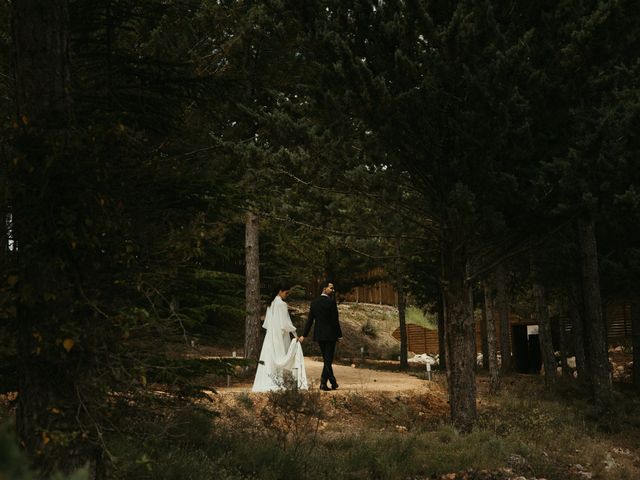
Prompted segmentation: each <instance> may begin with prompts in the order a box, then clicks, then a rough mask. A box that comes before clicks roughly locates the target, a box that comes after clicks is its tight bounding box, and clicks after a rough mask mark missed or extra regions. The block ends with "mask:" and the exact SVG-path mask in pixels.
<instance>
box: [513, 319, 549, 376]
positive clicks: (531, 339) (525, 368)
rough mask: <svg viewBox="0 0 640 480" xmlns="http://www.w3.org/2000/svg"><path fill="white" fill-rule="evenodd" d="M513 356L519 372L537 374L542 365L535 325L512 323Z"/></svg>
mask: <svg viewBox="0 0 640 480" xmlns="http://www.w3.org/2000/svg"><path fill="white" fill-rule="evenodd" d="M511 335H512V336H511V338H512V340H513V356H514V358H515V364H516V370H517V371H518V372H520V373H532V374H539V373H540V368H541V367H542V356H541V355H540V337H539V336H538V326H537V325H512V327H511Z"/></svg>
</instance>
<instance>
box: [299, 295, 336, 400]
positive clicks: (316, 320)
mask: <svg viewBox="0 0 640 480" xmlns="http://www.w3.org/2000/svg"><path fill="white" fill-rule="evenodd" d="M312 326H313V339H314V340H315V341H316V342H318V345H319V346H320V351H321V352H322V360H323V363H324V367H323V368H322V375H321V376H320V387H326V386H327V381H329V382H331V386H333V387H334V388H335V387H337V386H338V383H337V382H336V377H335V376H334V375H333V367H332V363H333V356H334V355H335V353H336V342H337V341H338V338H341V337H342V330H341V329H340V321H339V320H338V306H337V305H336V302H335V301H334V300H333V298H331V297H329V296H327V295H321V296H320V298H317V299H315V300H314V301H313V302H311V307H310V308H309V318H307V322H306V323H305V324H304V329H303V332H302V336H304V337H306V336H307V335H309V332H310V331H311V327H312Z"/></svg>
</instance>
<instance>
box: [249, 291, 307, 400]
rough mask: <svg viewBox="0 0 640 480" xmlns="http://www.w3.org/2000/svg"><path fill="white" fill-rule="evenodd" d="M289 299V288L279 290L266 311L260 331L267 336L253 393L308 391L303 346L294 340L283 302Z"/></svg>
mask: <svg viewBox="0 0 640 480" xmlns="http://www.w3.org/2000/svg"><path fill="white" fill-rule="evenodd" d="M288 295H289V287H288V286H285V285H282V286H280V287H279V288H278V293H277V295H275V297H274V299H273V301H272V302H271V305H270V306H269V307H268V308H267V314H266V315H265V318H264V323H263V324H262V328H264V329H265V330H266V331H267V332H266V335H265V337H264V342H263V343H262V350H261V351H260V361H259V362H258V370H257V371H256V378H255V380H254V381H253V388H252V389H251V390H252V391H254V392H267V391H271V390H281V389H284V388H287V387H290V386H293V387H294V388H296V387H297V388H300V389H307V388H308V384H307V373H306V371H305V368H304V356H303V353H302V346H301V344H300V342H299V341H298V337H297V336H296V327H294V326H293V323H291V317H289V309H288V308H287V304H286V302H285V299H286V298H287V296H288ZM292 333H293V335H294V337H295V340H293V341H291V336H290V334H292Z"/></svg>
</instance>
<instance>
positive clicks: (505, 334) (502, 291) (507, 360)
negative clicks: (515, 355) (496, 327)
mask: <svg viewBox="0 0 640 480" xmlns="http://www.w3.org/2000/svg"><path fill="white" fill-rule="evenodd" d="M496 289H497V292H496V302H497V304H498V316H499V318H500V357H501V359H502V364H501V367H500V371H501V372H502V374H505V373H509V372H510V371H511V369H512V361H511V336H510V335H509V331H510V329H511V325H509V300H508V298H507V275H506V269H505V267H504V265H503V264H500V265H498V268H497V269H496Z"/></svg>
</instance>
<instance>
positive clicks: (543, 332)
mask: <svg viewBox="0 0 640 480" xmlns="http://www.w3.org/2000/svg"><path fill="white" fill-rule="evenodd" d="M531 280H532V282H533V298H534V301H535V306H536V317H537V319H538V333H539V335H540V350H541V351H540V353H541V355H542V364H543V365H544V380H545V383H546V384H547V386H549V387H553V386H555V385H556V384H557V380H558V376H557V372H556V357H555V354H554V352H553V342H552V337H551V321H550V319H549V305H548V304H547V293H546V289H545V287H544V285H543V284H542V281H541V279H540V274H539V272H538V269H537V264H536V259H535V254H534V253H533V252H532V253H531Z"/></svg>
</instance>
